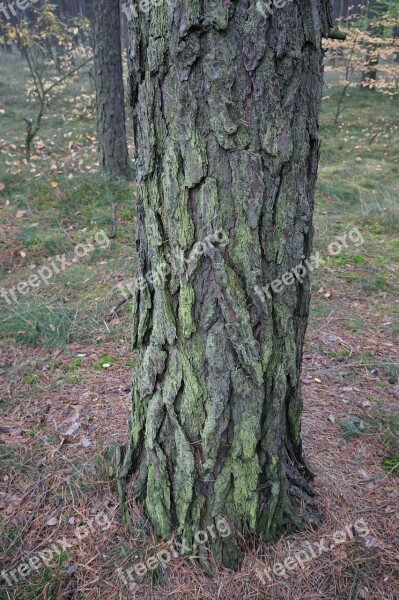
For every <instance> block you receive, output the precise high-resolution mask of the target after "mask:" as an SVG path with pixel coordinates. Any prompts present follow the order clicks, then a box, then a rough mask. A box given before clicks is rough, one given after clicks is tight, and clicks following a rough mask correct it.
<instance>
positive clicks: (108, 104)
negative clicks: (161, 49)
mask: <svg viewBox="0 0 399 600" xmlns="http://www.w3.org/2000/svg"><path fill="white" fill-rule="evenodd" d="M92 11H93V37H94V72H95V81H96V95H97V136H98V146H99V162H100V168H101V170H102V172H103V173H104V174H105V175H108V176H111V177H126V178H129V177H130V170H129V165H128V151H127V143H126V124H125V104H124V89H123V72H122V49H121V22H120V11H119V0H92Z"/></svg>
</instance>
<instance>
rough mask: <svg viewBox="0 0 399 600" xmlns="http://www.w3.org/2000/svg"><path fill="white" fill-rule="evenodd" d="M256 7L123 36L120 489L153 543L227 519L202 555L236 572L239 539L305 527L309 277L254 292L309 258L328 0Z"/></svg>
mask: <svg viewBox="0 0 399 600" xmlns="http://www.w3.org/2000/svg"><path fill="white" fill-rule="evenodd" d="M260 8H262V10H263V7H262V6H261V7H260ZM264 12H265V15H266V18H265V17H264V16H263V15H262V14H261V12H260V11H259V10H257V8H256V5H255V2H248V0H238V1H236V2H234V3H231V2H229V1H227V2H206V3H203V2H199V0H184V1H183V0H177V1H175V2H172V3H171V2H169V3H168V4H165V3H161V4H160V5H159V6H157V7H156V8H153V9H152V10H151V12H150V13H149V16H148V17H147V16H146V15H144V14H143V13H142V12H141V13H140V12H139V14H138V16H137V18H136V19H134V20H133V21H132V23H131V26H130V27H131V30H130V40H131V43H132V46H133V48H132V50H131V53H130V54H131V57H132V63H131V73H130V75H131V89H132V106H133V111H134V127H135V138H136V152H137V157H136V158H137V168H138V171H139V175H138V176H139V196H140V198H139V203H138V230H137V249H138V258H139V272H140V274H141V275H142V276H143V278H142V279H141V280H140V286H138V287H137V288H136V289H135V290H134V309H133V317H134V326H133V339H134V343H135V345H136V346H137V347H138V348H139V349H140V352H139V356H138V359H137V366H136V370H135V376H134V382H133V409H132V418H131V428H130V443H129V446H128V448H127V449H126V451H125V454H124V463H123V465H122V467H121V468H120V470H119V482H120V484H121V485H122V484H123V485H124V484H125V479H126V478H127V477H128V475H129V474H130V473H132V472H134V473H135V480H134V484H133V489H134V491H133V493H134V497H135V498H136V499H137V500H139V501H144V504H145V509H146V512H147V515H148V517H149V519H150V521H151V523H152V524H153V526H154V529H155V532H156V533H157V534H158V535H160V536H163V537H165V538H166V537H168V536H169V535H170V534H171V533H172V531H176V532H177V534H178V535H180V536H182V537H183V538H184V539H185V540H186V541H187V542H188V543H190V542H191V543H193V539H194V536H195V533H196V532H197V531H198V530H206V528H207V526H212V525H213V523H214V521H215V519H216V518H217V517H218V516H219V515H223V516H225V517H226V518H227V519H228V520H229V521H230V523H231V524H232V525H233V531H234V533H233V535H231V536H229V537H225V538H223V539H217V540H216V541H215V542H214V544H213V546H212V548H213V550H214V552H215V553H216V556H217V557H218V559H219V560H221V561H222V562H223V563H224V564H226V565H230V566H233V567H236V566H238V565H239V563H240V560H241V556H240V552H239V549H238V543H237V539H238V536H237V533H238V532H240V533H242V534H244V535H245V534H248V533H252V534H256V535H259V536H261V537H262V538H263V539H265V540H270V539H271V538H273V537H275V536H276V535H278V534H279V533H280V532H281V531H282V530H283V529H284V528H285V527H287V526H290V525H295V526H300V525H301V524H303V523H305V522H308V521H309V520H310V521H312V520H316V519H317V517H318V515H317V512H316V511H315V509H314V505H313V499H312V496H313V493H312V489H311V486H310V484H309V481H310V479H311V476H310V472H309V470H308V469H307V467H306V466H305V460H304V457H303V454H302V445H301V412H302V399H301V382H300V375H301V367H302V348H303V341H304V335H305V330H306V326H307V320H308V312H309V300H310V283H309V279H308V277H307V276H306V277H305V279H304V280H303V283H302V284H301V283H300V282H299V281H296V280H295V279H294V277H292V281H291V284H290V285H286V286H284V285H282V286H281V288H282V289H281V291H279V293H277V292H276V291H273V290H271V289H270V291H266V293H265V294H263V293H260V291H259V286H261V287H262V286H265V285H266V284H267V283H270V282H273V281H274V280H276V279H278V278H281V277H282V276H283V275H284V274H285V273H286V272H289V271H290V270H291V269H293V268H295V267H296V266H298V265H303V264H304V261H305V260H306V259H309V257H310V254H311V252H312V237H313V225H312V215H313V204H314V187H315V181H316V174H317V165H318V159H319V135H318V129H319V109H320V99H321V92H322V58H323V51H322V48H321V38H322V36H324V35H327V33H328V31H329V26H330V25H331V22H330V21H331V19H330V2H329V0H301V2H294V3H291V2H289V3H287V5H286V6H285V7H284V8H281V9H277V8H274V13H273V16H272V17H271V16H270V15H269V14H268V12H267V10H266V11H264ZM217 230H219V234H218V236H216V235H215V231H217ZM222 232H224V233H222ZM216 237H218V239H219V241H220V242H221V243H217V242H215V241H213V243H208V242H209V240H211V239H212V240H215V239H216ZM206 238H207V239H208V242H207V243H205V244H204V245H202V246H201V247H199V246H196V245H195V244H196V242H198V241H203V240H204V239H206ZM226 239H228V243H227V245H226V244H225V243H224V241H225V240H226ZM170 255H173V256H179V257H180V260H177V261H173V263H172V265H170V262H171V259H170ZM168 263H169V265H168ZM166 265H168V266H166ZM150 270H153V271H154V270H157V271H158V275H155V276H154V274H152V275H151V276H150V274H149V273H148V272H149V271H150ZM305 270H306V269H305ZM168 272H169V274H168ZM144 278H145V279H144ZM275 287H276V288H277V286H275ZM210 541H211V540H210Z"/></svg>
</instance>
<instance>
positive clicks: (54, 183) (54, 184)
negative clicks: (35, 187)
mask: <svg viewBox="0 0 399 600" xmlns="http://www.w3.org/2000/svg"><path fill="white" fill-rule="evenodd" d="M50 185H51V187H53V188H56V187H58V185H59V184H58V183H57V182H56V181H52V182H51V183H50Z"/></svg>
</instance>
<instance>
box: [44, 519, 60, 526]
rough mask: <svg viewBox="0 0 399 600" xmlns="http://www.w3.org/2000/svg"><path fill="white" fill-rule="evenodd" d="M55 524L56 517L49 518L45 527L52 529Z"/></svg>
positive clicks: (56, 521)
mask: <svg viewBox="0 0 399 600" xmlns="http://www.w3.org/2000/svg"><path fill="white" fill-rule="evenodd" d="M57 523H58V519H57V517H51V519H49V520H48V521H47V522H46V525H48V526H49V527H53V526H54V525H57Z"/></svg>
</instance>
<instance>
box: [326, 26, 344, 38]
mask: <svg viewBox="0 0 399 600" xmlns="http://www.w3.org/2000/svg"><path fill="white" fill-rule="evenodd" d="M328 37H329V38H330V39H331V40H341V41H344V40H346V33H345V32H344V31H341V29H338V27H333V28H332V29H330V32H329V34H328Z"/></svg>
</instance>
